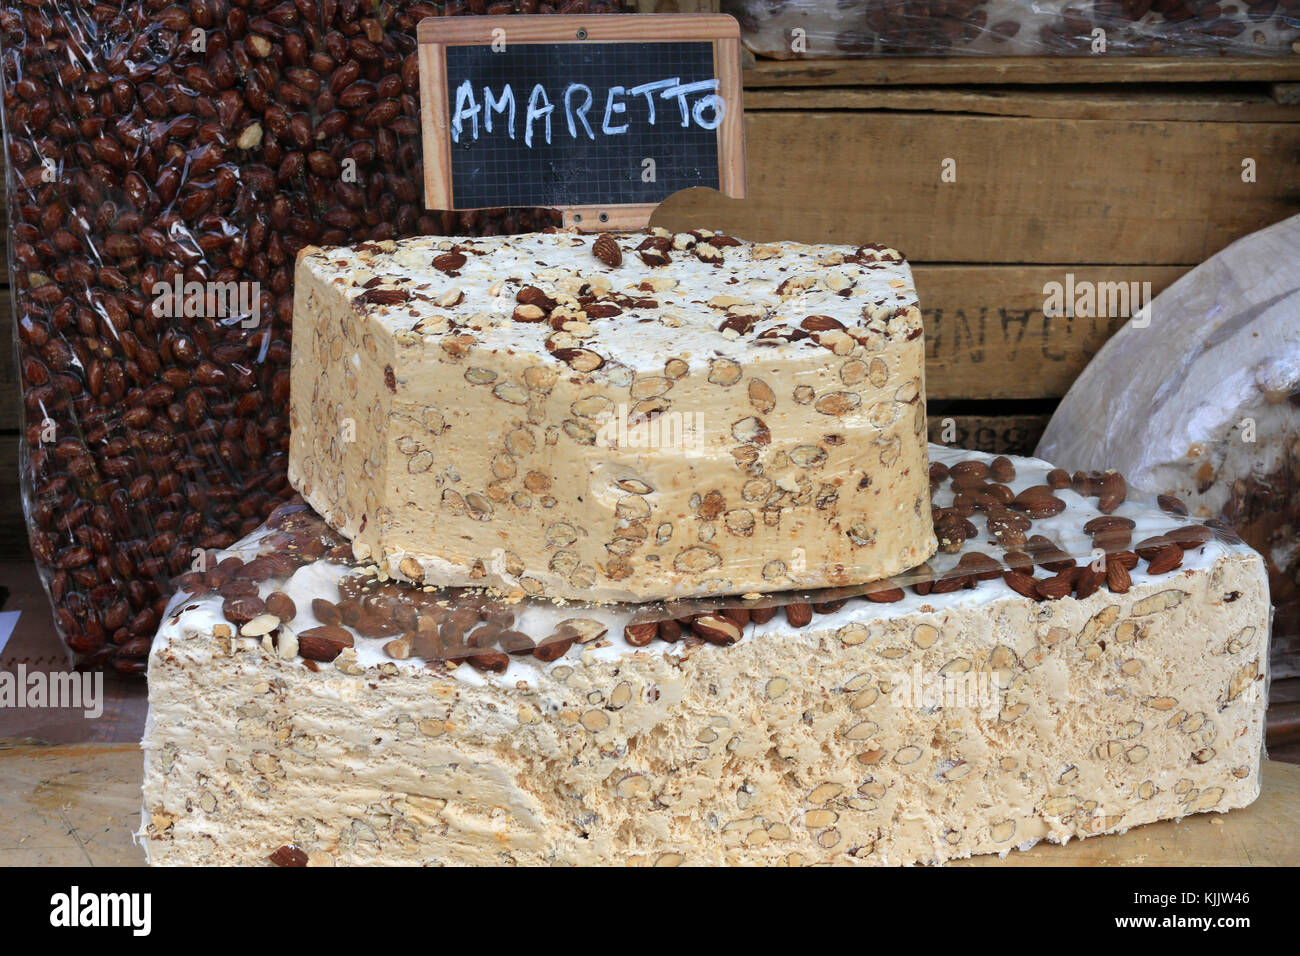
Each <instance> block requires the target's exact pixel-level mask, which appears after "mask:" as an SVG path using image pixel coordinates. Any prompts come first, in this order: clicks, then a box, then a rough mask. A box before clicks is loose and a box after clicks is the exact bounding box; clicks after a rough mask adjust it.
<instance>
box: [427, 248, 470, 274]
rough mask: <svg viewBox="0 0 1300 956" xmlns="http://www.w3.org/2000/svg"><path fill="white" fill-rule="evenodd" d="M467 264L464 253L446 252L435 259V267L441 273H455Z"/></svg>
mask: <svg viewBox="0 0 1300 956" xmlns="http://www.w3.org/2000/svg"><path fill="white" fill-rule="evenodd" d="M464 264H465V254H464V253H463V252H444V253H443V254H442V255H440V256H434V257H433V267H434V268H435V269H437V270H439V271H441V272H447V273H451V272H455V271H456V270H457V269H459V268H460V267H461V266H463V265H464Z"/></svg>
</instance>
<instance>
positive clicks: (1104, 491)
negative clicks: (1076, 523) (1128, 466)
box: [1097, 471, 1128, 514]
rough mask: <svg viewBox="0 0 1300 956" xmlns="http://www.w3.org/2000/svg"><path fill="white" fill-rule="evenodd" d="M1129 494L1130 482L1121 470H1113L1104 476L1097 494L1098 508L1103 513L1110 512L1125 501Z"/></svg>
mask: <svg viewBox="0 0 1300 956" xmlns="http://www.w3.org/2000/svg"><path fill="white" fill-rule="evenodd" d="M1127 496H1128V483H1127V482H1126V481H1125V480H1124V476H1123V475H1121V474H1120V473H1119V472H1116V471H1112V472H1108V473H1107V474H1106V475H1103V476H1102V479H1101V482H1100V486H1099V488H1098V495H1097V509H1098V510H1099V511H1101V512H1102V513H1103V514H1110V513H1111V512H1112V511H1114V510H1115V509H1116V508H1118V507H1119V506H1120V505H1122V504H1123V503H1124V499H1125V498H1126V497H1127Z"/></svg>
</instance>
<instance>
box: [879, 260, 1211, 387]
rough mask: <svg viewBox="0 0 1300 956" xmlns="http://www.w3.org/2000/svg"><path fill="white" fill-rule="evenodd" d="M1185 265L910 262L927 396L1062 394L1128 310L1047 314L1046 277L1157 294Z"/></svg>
mask: <svg viewBox="0 0 1300 956" xmlns="http://www.w3.org/2000/svg"><path fill="white" fill-rule="evenodd" d="M862 238H863V239H865V237H862ZM860 241H861V240H860ZM1186 271H1187V270H1186V269H1184V268H1183V267H1181V266H1162V267H1142V268H1121V267H1118V266H1110V267H1088V266H973V265H972V266H966V265H923V264H922V265H914V266H913V276H914V278H915V281H916V290H917V296H918V298H919V299H920V302H921V312H922V314H923V315H924V317H925V335H926V359H927V361H926V382H925V386H926V393H927V396H928V398H929V400H930V401H938V400H942V399H1009V398H1013V399H1020V398H1059V397H1061V396H1062V395H1064V394H1065V393H1066V392H1067V391H1068V390H1069V388H1070V386H1071V385H1072V384H1073V383H1074V380H1075V378H1077V377H1078V375H1079V373H1080V372H1082V371H1083V369H1084V367H1085V366H1086V365H1087V364H1088V362H1090V361H1091V360H1092V357H1093V356H1094V355H1096V354H1097V351H1098V350H1099V349H1100V348H1101V347H1102V345H1104V344H1105V342H1106V340H1107V339H1108V338H1110V336H1111V335H1112V334H1113V333H1114V332H1115V330H1117V329H1118V328H1119V327H1120V326H1121V325H1123V324H1124V322H1125V321H1126V319H1125V318H1124V317H1123V316H1114V317H1083V316H1074V317H1067V316H1053V317H1048V316H1046V315H1045V314H1044V312H1043V307H1044V301H1045V298H1046V292H1045V288H1044V287H1045V286H1046V284H1047V283H1049V282H1058V283H1062V284H1064V283H1065V281H1066V276H1067V275H1069V274H1072V275H1073V276H1074V278H1075V282H1076V285H1079V284H1080V283H1083V282H1090V283H1093V284H1094V286H1101V285H1102V284H1103V283H1117V282H1123V283H1131V282H1138V283H1150V292H1151V295H1153V296H1154V295H1158V294H1159V293H1160V292H1161V291H1162V290H1163V289H1164V288H1166V287H1167V286H1168V285H1170V284H1171V283H1172V282H1173V281H1174V280H1175V279H1177V278H1178V277H1179V276H1180V275H1182V274H1183V273H1184V272H1186ZM1139 288H1142V287H1141V286H1139Z"/></svg>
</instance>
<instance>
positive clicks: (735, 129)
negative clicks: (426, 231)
mask: <svg viewBox="0 0 1300 956" xmlns="http://www.w3.org/2000/svg"><path fill="white" fill-rule="evenodd" d="M417 35H418V39H419V60H420V97H421V100H422V107H423V108H422V110H421V124H422V133H423V142H424V187H425V204H426V205H427V206H428V208H430V209H454V210H463V209H484V208H492V207H496V206H510V205H519V206H549V207H551V208H556V209H559V210H560V211H561V212H562V213H563V217H564V224H565V225H566V226H576V227H577V228H579V229H582V230H587V231H604V230H634V229H641V228H644V227H645V226H646V225H647V224H648V223H649V221H650V216H651V214H652V213H653V212H654V210H655V208H656V207H657V206H658V204H659V202H661V201H662V200H663V199H665V198H667V196H668V195H669V194H670V193H671V192H675V191H678V190H680V189H686V188H690V187H692V186H709V187H714V188H716V189H717V190H718V191H719V192H720V193H721V194H722V195H724V196H729V197H732V198H736V199H743V198H744V197H745V140H744V128H743V104H742V102H741V71H740V29H739V26H738V24H737V23H736V20H735V19H734V18H733V17H730V16H726V15H720V14H612V15H611V14H606V15H577V16H567V15H564V16H556V15H552V16H540V15H538V16H512V17H450V18H428V19H425V20H422V21H420V23H419V26H418V27H417ZM701 43H707V44H710V45H711V47H712V51H711V59H712V67H711V70H710V71H709V72H710V73H711V76H709V82H710V83H712V84H713V85H712V86H710V87H709V88H708V89H704V85H703V84H701V83H695V84H688V83H684V82H680V81H679V82H678V85H677V86H676V87H673V86H672V85H671V83H672V81H673V79H674V78H672V77H666V78H663V79H659V78H656V79H655V80H654V81H652V82H649V83H645V84H643V85H642V86H633V85H631V83H632V81H633V80H635V79H637V78H639V77H637V76H634V75H632V74H629V79H628V80H627V82H628V84H629V85H628V86H626V87H624V86H622V85H612V86H610V87H609V88H607V89H604V90H601V89H595V90H593V89H591V88H590V87H589V86H588V85H583V84H577V83H572V82H570V83H568V85H567V86H566V81H567V80H569V79H570V78H569V77H568V76H565V75H549V76H545V77H533V76H532V75H531V74H529V76H530V79H538V80H542V79H544V80H545V81H546V84H545V88H544V89H543V90H542V92H541V94H540V95H539V94H538V92H537V87H540V86H543V84H542V83H541V82H537V83H532V84H528V88H524V84H520V88H518V89H510V92H509V96H510V103H509V106H508V108H507V106H506V105H505V104H504V103H503V102H502V100H501V99H498V97H504V96H505V95H506V89H507V88H506V87H504V86H502V87H500V88H496V89H490V88H484V87H483V86H482V85H481V84H480V85H479V86H477V87H476V86H473V85H472V84H470V83H469V81H468V80H465V81H464V82H463V83H462V82H458V81H456V80H452V79H451V78H449V76H448V68H449V67H448V51H449V50H451V49H454V48H463V47H476V48H480V49H481V50H482V51H483V52H484V57H483V58H482V59H481V60H480V62H481V63H489V62H490V61H489V60H488V59H487V56H488V55H489V54H488V51H492V54H491V55H501V53H503V52H505V51H515V52H518V49H519V48H520V47H524V48H539V49H540V50H542V51H543V52H544V51H545V50H546V48H548V47H549V48H552V52H555V50H556V48H558V47H559V46H560V45H565V44H593V45H596V46H599V47H606V48H610V49H608V50H607V51H606V52H607V53H608V54H609V56H608V57H607V59H608V60H610V61H611V62H615V63H616V65H615V66H614V67H613V68H612V69H615V70H617V69H618V65H617V62H618V60H619V58H620V57H622V58H623V59H625V60H626V62H627V63H633V62H638V63H640V64H641V65H640V66H639V67H637V68H638V69H641V70H642V74H643V75H644V74H645V66H644V64H645V61H646V59H647V57H648V58H649V59H650V60H653V59H654V58H655V54H656V52H657V51H656V50H655V49H654V48H652V47H650V46H649V45H652V44H663V45H664V46H663V47H662V48H661V49H662V51H664V52H665V53H667V52H668V51H674V50H683V49H685V48H686V47H689V46H692V45H698V44H701ZM494 44H495V45H494ZM623 44H630V45H636V46H628V47H626V48H623V47H621V46H619V45H623ZM611 45H613V46H612V48H611ZM637 53H640V54H641V56H640V57H638V56H637V55H636V54H637ZM458 54H459V51H457V53H454V54H453V58H456V59H460V57H459V55H458ZM551 59H552V61H555V58H554V57H552V58H551ZM629 69H631V67H629ZM664 72H667V73H670V74H671V72H672V71H671V69H665V71H664ZM622 76H623V74H622V73H617V72H616V73H613V74H612V75H604V74H602V78H603V79H613V80H618V79H620V78H621V77H622ZM462 87H465V88H464V89H463V88H462ZM575 87H576V88H577V89H575ZM650 87H653V89H650ZM710 90H711V92H710ZM574 93H578V95H579V96H581V97H583V101H580V102H579V103H578V104H577V109H576V110H575V108H574V99H575V98H576V97H574V96H573V94H574ZM702 94H703V96H702ZM616 97H617V99H616ZM705 100H709V101H710V102H705ZM719 100H720V101H721V102H720V104H717V101H719ZM543 103H544V104H545V105H546V106H547V107H549V108H547V109H546V110H545V116H544V117H543V116H542V115H541V109H542V106H541V104H543ZM714 104H717V105H714ZM575 114H576V119H575ZM719 114H720V115H719ZM493 121H495V123H496V124H497V126H496V128H495V129H493V127H492V126H490V125H489V124H490V123H492V122H493ZM611 123H612V124H614V125H613V126H611ZM503 124H504V125H505V126H506V127H507V128H506V129H503V128H502V127H503ZM480 126H481V127H482V134H483V142H485V143H486V142H487V140H488V136H489V131H490V132H491V134H494V135H495V139H494V140H492V142H493V145H492V146H491V147H485V148H488V149H490V150H494V151H495V152H493V153H492V156H493V157H494V158H501V159H502V161H501V162H500V164H499V166H500V167H501V168H502V169H509V168H515V169H519V168H524V167H525V166H527V165H528V164H533V168H535V169H537V168H546V167H549V168H555V167H554V165H553V164H554V161H555V160H554V157H559V159H560V160H563V159H564V158H565V156H566V149H568V150H570V152H569V153H568V154H567V155H568V163H569V167H570V169H572V167H573V165H574V161H575V159H576V158H577V157H578V156H579V155H581V156H582V159H583V161H590V162H591V163H592V167H595V166H599V165H603V164H602V163H601V155H600V152H599V150H600V148H601V146H602V145H604V146H605V147H606V148H607V152H608V154H609V155H608V159H609V160H610V162H611V163H613V162H614V156H615V154H616V148H617V147H619V146H620V145H622V144H625V143H627V142H629V141H621V140H620V134H621V132H622V131H626V130H628V129H629V128H632V129H633V131H634V136H635V135H643V136H655V137H659V142H660V144H661V145H662V142H663V137H664V136H666V135H667V134H668V131H669V130H670V129H672V130H673V131H675V132H680V133H681V135H682V136H683V137H687V136H691V137H693V139H691V140H690V142H692V143H694V144H695V148H696V150H697V152H698V153H699V156H698V157H695V158H698V159H699V160H700V163H699V164H696V165H692V162H691V160H692V157H690V156H686V157H683V156H682V155H681V154H682V153H683V152H689V150H690V148H691V147H689V146H684V147H682V149H675V150H674V152H673V156H672V157H671V158H672V159H673V160H674V162H675V165H674V166H673V168H674V169H675V170H676V173H675V175H674V176H673V177H672V178H670V179H668V180H667V181H665V182H664V183H662V184H660V183H659V181H658V180H657V179H655V178H653V177H652V178H651V179H649V180H647V179H645V177H644V176H641V177H640V178H641V180H642V181H643V182H650V183H654V184H656V185H652V186H650V187H649V188H648V189H641V188H640V187H639V186H636V187H634V186H632V185H630V182H629V183H623V182H621V181H618V180H617V179H615V180H611V177H617V176H620V175H621V174H617V173H614V172H613V170H612V167H608V166H607V168H606V170H605V176H604V180H603V181H604V182H611V181H615V182H618V184H619V188H618V189H617V190H615V189H611V190H610V194H609V195H599V196H598V197H596V198H594V199H593V198H592V196H591V193H592V191H593V189H595V190H597V191H598V190H599V189H600V188H601V187H600V186H599V185H596V186H593V183H600V182H601V181H602V180H601V176H600V171H599V170H597V169H594V168H592V167H588V168H589V169H591V170H592V173H593V175H592V176H588V177H584V179H583V181H582V182H581V183H580V184H579V183H576V182H575V183H574V184H573V185H575V186H576V187H577V188H578V189H579V191H582V192H585V193H586V194H587V195H585V196H584V197H583V199H584V200H585V201H582V202H572V203H568V204H566V203H564V202H545V201H536V200H537V197H536V196H524V195H522V194H516V195H515V196H513V197H511V196H508V195H507V194H506V190H507V189H510V188H514V185H515V180H517V179H518V177H517V176H516V177H515V180H510V179H508V178H503V179H502V180H500V181H499V182H500V192H492V184H491V182H490V181H489V182H488V183H487V184H486V190H487V193H488V194H487V195H484V194H483V192H484V190H483V189H479V190H478V192H479V193H480V194H479V195H470V197H469V198H460V199H458V196H457V187H456V181H457V175H458V172H459V174H460V181H461V182H462V184H463V183H464V182H465V173H466V171H467V169H468V168H469V167H468V166H467V164H472V163H473V162H476V161H477V160H479V158H480V157H481V156H482V153H481V152H480V153H476V154H474V155H473V156H471V155H470V154H472V153H474V152H475V149H476V148H477V147H478V146H479V143H480ZM687 127H689V129H684V131H683V128H687ZM552 130H554V131H555V137H554V141H552V140H551V138H550V133H551V131H552ZM709 131H711V132H709ZM503 132H505V133H506V134H507V135H506V136H505V138H503V137H502V133H503ZM544 133H545V136H546V139H545V141H544V142H540V141H539V142H538V143H537V147H538V148H537V149H536V150H535V149H534V139H533V138H534V136H537V137H541V136H542V135H543V134H544ZM702 134H703V135H702ZM584 137H585V139H584ZM525 141H526V142H525ZM701 142H704V143H705V144H707V149H699V148H698V147H699V144H700V143H701ZM569 144H572V145H569ZM543 149H544V150H546V151H548V152H547V153H546V154H544V153H543V152H542V150H543ZM576 149H584V150H586V152H585V153H582V154H578V153H575V152H572V150H576ZM623 154H626V148H624V149H623ZM545 156H550V157H552V158H550V159H548V158H545ZM458 164H459V165H458ZM642 168H644V162H643V163H642ZM650 168H651V169H652V170H653V169H654V168H655V167H654V164H653V163H651V166H650ZM476 169H477V168H476ZM640 171H641V170H640V169H637V170H629V171H628V172H629V177H628V178H629V181H630V178H631V176H633V175H635V174H637V173H640ZM498 175H504V174H502V173H498ZM552 187H553V188H554V189H559V188H561V187H560V186H558V185H555V184H552ZM634 190H639V191H641V192H647V193H652V194H653V193H658V194H657V195H654V197H653V198H649V199H646V198H638V199H635V200H633V201H620V199H618V198H615V196H614V194H615V193H616V192H624V193H627V192H631V191H634ZM465 191H466V192H470V191H469V190H465Z"/></svg>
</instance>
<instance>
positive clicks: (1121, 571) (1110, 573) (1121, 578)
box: [1106, 559, 1133, 594]
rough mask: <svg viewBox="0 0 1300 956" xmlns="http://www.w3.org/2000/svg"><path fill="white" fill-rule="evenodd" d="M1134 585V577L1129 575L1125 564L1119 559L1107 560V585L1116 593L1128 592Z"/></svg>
mask: <svg viewBox="0 0 1300 956" xmlns="http://www.w3.org/2000/svg"><path fill="white" fill-rule="evenodd" d="M1132 586H1133V579H1132V578H1131V577H1129V573H1128V571H1127V570H1126V569H1125V567H1124V565H1123V564H1121V563H1120V562H1118V561H1113V560H1109V559H1108V560H1107V561H1106V587H1108V588H1110V590H1111V591H1112V592H1113V593H1115V594H1127V593H1128V589H1129V588H1130V587H1132Z"/></svg>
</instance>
